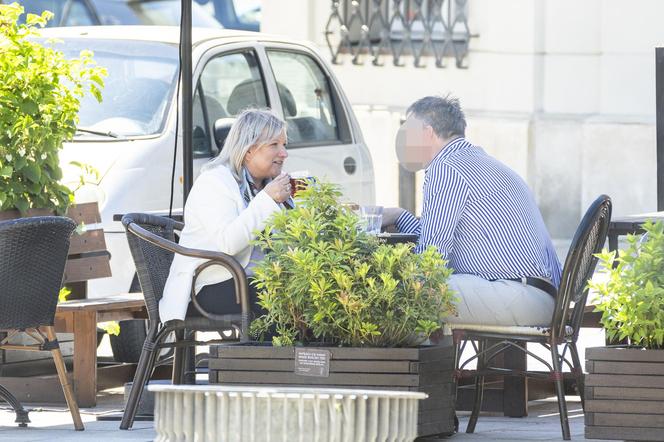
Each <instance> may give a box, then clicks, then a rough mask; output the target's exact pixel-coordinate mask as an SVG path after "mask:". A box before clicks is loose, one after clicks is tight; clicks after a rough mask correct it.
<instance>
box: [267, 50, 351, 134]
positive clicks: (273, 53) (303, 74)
mask: <svg viewBox="0 0 664 442" xmlns="http://www.w3.org/2000/svg"><path fill="white" fill-rule="evenodd" d="M267 53H268V58H269V59H270V64H271V65H272V71H273V72H274V76H275V79H276V81H277V90H278V91H279V98H280V100H281V106H282V108H283V110H284V117H285V119H286V121H287V122H288V144H289V145H290V146H293V145H314V144H329V143H331V142H332V143H338V142H339V130H338V127H337V116H336V114H335V109H334V104H333V100H332V96H331V93H330V92H331V91H330V83H329V81H328V78H327V76H326V75H325V73H324V72H323V71H322V69H321V68H320V66H319V65H318V63H316V61H314V59H312V58H311V57H310V56H308V55H306V54H302V53H297V52H286V51H278V50H269V51H268V52H267Z"/></svg>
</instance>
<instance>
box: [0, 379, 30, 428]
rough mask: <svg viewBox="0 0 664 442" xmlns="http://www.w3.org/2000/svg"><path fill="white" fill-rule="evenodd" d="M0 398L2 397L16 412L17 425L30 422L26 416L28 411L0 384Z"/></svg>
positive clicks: (20, 425)
mask: <svg viewBox="0 0 664 442" xmlns="http://www.w3.org/2000/svg"><path fill="white" fill-rule="evenodd" d="M0 399H4V400H5V402H7V403H8V404H9V405H11V407H12V408H13V409H14V412H15V413H16V420H15V421H14V422H16V423H17V424H18V426H19V427H27V426H28V424H29V423H30V418H29V417H28V411H27V410H26V409H25V408H23V405H21V403H20V402H19V401H18V399H16V398H15V397H14V395H13V394H11V392H10V391H9V390H7V389H6V388H5V387H3V386H2V385H0Z"/></svg>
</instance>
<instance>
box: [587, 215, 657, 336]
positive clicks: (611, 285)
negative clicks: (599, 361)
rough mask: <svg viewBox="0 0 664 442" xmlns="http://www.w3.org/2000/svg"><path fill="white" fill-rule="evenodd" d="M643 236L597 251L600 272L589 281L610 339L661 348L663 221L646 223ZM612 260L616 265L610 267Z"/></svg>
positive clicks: (632, 237)
mask: <svg viewBox="0 0 664 442" xmlns="http://www.w3.org/2000/svg"><path fill="white" fill-rule="evenodd" d="M643 228H644V229H645V231H646V232H647V236H646V237H645V238H644V239H641V238H640V237H639V236H636V235H628V237H627V242H628V247H627V248H626V249H625V250H621V251H620V255H619V257H616V255H615V253H614V252H608V251H606V250H604V251H603V252H602V253H600V254H598V255H597V256H598V257H599V260H600V263H601V265H602V266H603V267H604V270H603V272H602V273H603V274H602V275H601V276H600V278H597V280H596V281H594V282H593V281H591V282H590V283H589V285H590V288H591V289H593V290H594V291H596V292H597V295H596V298H595V299H593V303H594V304H595V305H596V311H601V312H602V319H601V323H602V326H603V327H604V329H605V330H606V334H607V336H608V337H609V338H611V339H619V340H624V339H629V342H630V343H631V344H633V345H638V346H642V347H645V348H651V349H655V348H660V349H661V348H664V224H663V223H662V222H661V221H660V222H657V223H652V222H647V223H646V224H644V226H643ZM614 263H616V264H617V265H616V267H615V268H613V267H614Z"/></svg>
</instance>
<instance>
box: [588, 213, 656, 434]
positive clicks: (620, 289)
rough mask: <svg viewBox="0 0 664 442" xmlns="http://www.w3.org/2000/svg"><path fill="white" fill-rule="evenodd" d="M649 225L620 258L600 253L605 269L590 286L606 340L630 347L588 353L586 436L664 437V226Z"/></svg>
mask: <svg viewBox="0 0 664 442" xmlns="http://www.w3.org/2000/svg"><path fill="white" fill-rule="evenodd" d="M643 228H644V229H645V231H646V235H645V236H644V237H639V236H635V235H630V236H628V238H627V241H628V247H627V249H626V250H623V251H621V252H620V255H619V257H616V256H615V254H614V253H613V252H607V251H604V252H603V253H602V254H600V255H599V258H600V261H601V263H602V264H603V267H604V274H603V275H602V279H601V280H599V279H598V280H597V281H595V282H591V283H590V287H591V289H593V290H595V291H596V292H597V297H596V299H595V305H596V308H597V310H599V311H601V312H602V319H601V323H602V326H603V327H604V329H605V331H606V335H607V338H609V339H611V340H620V341H625V340H626V341H627V342H628V344H626V345H619V346H607V347H598V348H589V349H587V350H586V368H587V371H588V375H587V377H586V382H585V384H586V390H585V391H586V398H585V412H586V438H590V439H619V440H623V439H627V440H649V441H654V440H657V441H661V440H662V438H663V437H664V224H662V223H661V222H658V223H656V224H654V223H652V222H647V223H645V224H644V226H643ZM614 264H616V265H615V268H614Z"/></svg>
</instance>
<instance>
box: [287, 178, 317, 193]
mask: <svg viewBox="0 0 664 442" xmlns="http://www.w3.org/2000/svg"><path fill="white" fill-rule="evenodd" d="M310 180H313V178H312V177H293V176H291V177H290V186H291V191H290V193H291V197H295V195H296V194H297V193H298V192H300V191H302V190H306V188H307V187H308V186H309V181H310Z"/></svg>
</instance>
